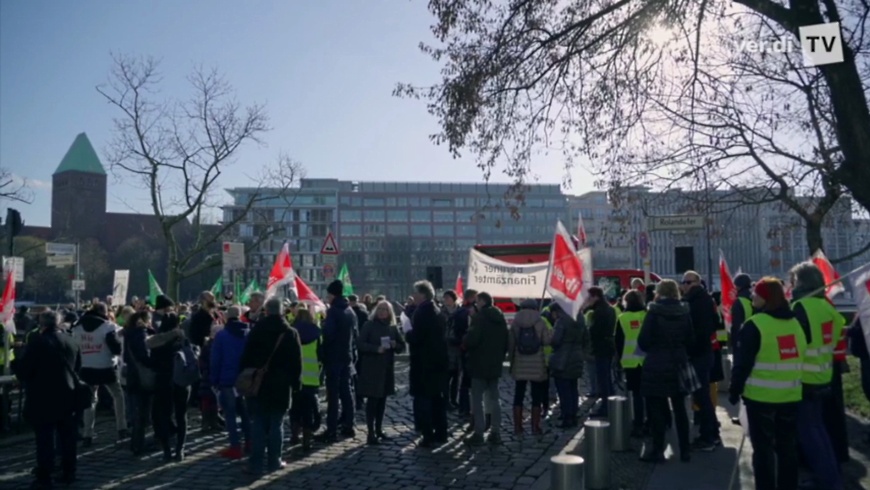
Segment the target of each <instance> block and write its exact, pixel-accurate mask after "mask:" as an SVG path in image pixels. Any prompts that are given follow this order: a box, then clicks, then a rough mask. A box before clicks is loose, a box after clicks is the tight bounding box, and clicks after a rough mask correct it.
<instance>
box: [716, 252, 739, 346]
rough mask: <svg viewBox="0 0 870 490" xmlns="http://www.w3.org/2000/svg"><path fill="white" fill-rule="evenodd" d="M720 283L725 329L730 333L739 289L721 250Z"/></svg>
mask: <svg viewBox="0 0 870 490" xmlns="http://www.w3.org/2000/svg"><path fill="white" fill-rule="evenodd" d="M719 281H720V286H721V288H720V289H721V291H722V318H723V319H724V320H725V327H726V328H727V329H728V331H729V332H730V331H731V307H732V306H734V302H735V301H737V287H736V286H734V278H732V277H731V271H730V270H729V269H728V262H725V254H724V253H723V252H722V251H721V250H719Z"/></svg>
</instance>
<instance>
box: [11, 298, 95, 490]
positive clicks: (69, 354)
mask: <svg viewBox="0 0 870 490" xmlns="http://www.w3.org/2000/svg"><path fill="white" fill-rule="evenodd" d="M58 325H59V321H58V317H57V313H54V312H52V311H46V312H43V313H42V314H40V316H39V332H38V333H37V334H35V335H33V336H32V337H31V338H30V339H29V341H28V343H27V348H26V349H25V351H24V356H23V358H22V359H21V361H20V362H19V363H18V370H19V371H18V375H19V377H20V379H21V381H22V382H23V383H24V389H25V397H24V417H25V419H26V420H27V422H28V423H29V424H30V425H31V426H32V427H33V428H34V435H35V436H36V464H37V467H36V481H35V482H34V485H33V487H32V488H51V485H52V481H51V475H52V471H53V469H54V461H55V458H54V455H55V449H56V448H55V441H57V442H58V445H59V446H60V448H59V449H60V453H61V467H62V469H63V477H62V478H61V481H62V482H63V483H65V484H71V483H72V482H73V481H75V475H76V425H77V424H76V408H75V405H74V398H75V397H74V391H75V383H76V376H75V372H76V371H77V370H78V369H79V367H80V366H81V352H80V350H79V346H78V345H77V344H76V342H75V341H74V340H73V339H72V338H71V337H69V336H68V335H65V334H62V333H60V332H59V330H58Z"/></svg>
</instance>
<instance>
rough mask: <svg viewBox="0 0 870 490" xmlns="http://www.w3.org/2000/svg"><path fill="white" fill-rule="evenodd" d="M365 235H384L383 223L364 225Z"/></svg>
mask: <svg viewBox="0 0 870 490" xmlns="http://www.w3.org/2000/svg"><path fill="white" fill-rule="evenodd" d="M365 230H366V236H367V237H369V236H384V225H365Z"/></svg>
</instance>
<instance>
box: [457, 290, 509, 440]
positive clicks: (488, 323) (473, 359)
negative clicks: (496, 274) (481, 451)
mask: <svg viewBox="0 0 870 490" xmlns="http://www.w3.org/2000/svg"><path fill="white" fill-rule="evenodd" d="M477 307H478V311H477V313H475V314H474V315H473V316H472V317H471V326H470V327H469V328H468V333H467V334H465V341H464V342H463V345H464V346H465V350H466V352H467V353H468V372H469V374H470V375H471V405H472V412H473V413H474V434H472V436H471V437H470V438H469V439H468V440H467V442H468V444H470V445H472V446H479V445H481V444H483V442H484V440H483V432H484V431H485V430H486V425H485V424H486V423H485V417H484V413H486V412H484V399H486V407H487V409H488V410H487V412H488V413H489V414H491V416H492V425H491V427H490V432H489V440H488V442H489V443H490V444H500V443H501V434H500V426H501V423H500V420H501V409H500V407H499V390H498V382H499V379H500V378H501V373H502V363H503V362H504V358H505V353H507V349H508V326H507V321H506V320H505V317H504V313H502V312H501V310H500V309H498V308H496V307H495V306H493V300H492V296H491V295H490V294H489V293H485V292H482V293H480V294H478V295H477Z"/></svg>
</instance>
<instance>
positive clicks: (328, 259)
mask: <svg viewBox="0 0 870 490" xmlns="http://www.w3.org/2000/svg"><path fill="white" fill-rule="evenodd" d="M320 259H321V260H322V263H324V264H331V265H332V266H333V267H335V265H337V264H338V255H321V256H320Z"/></svg>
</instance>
